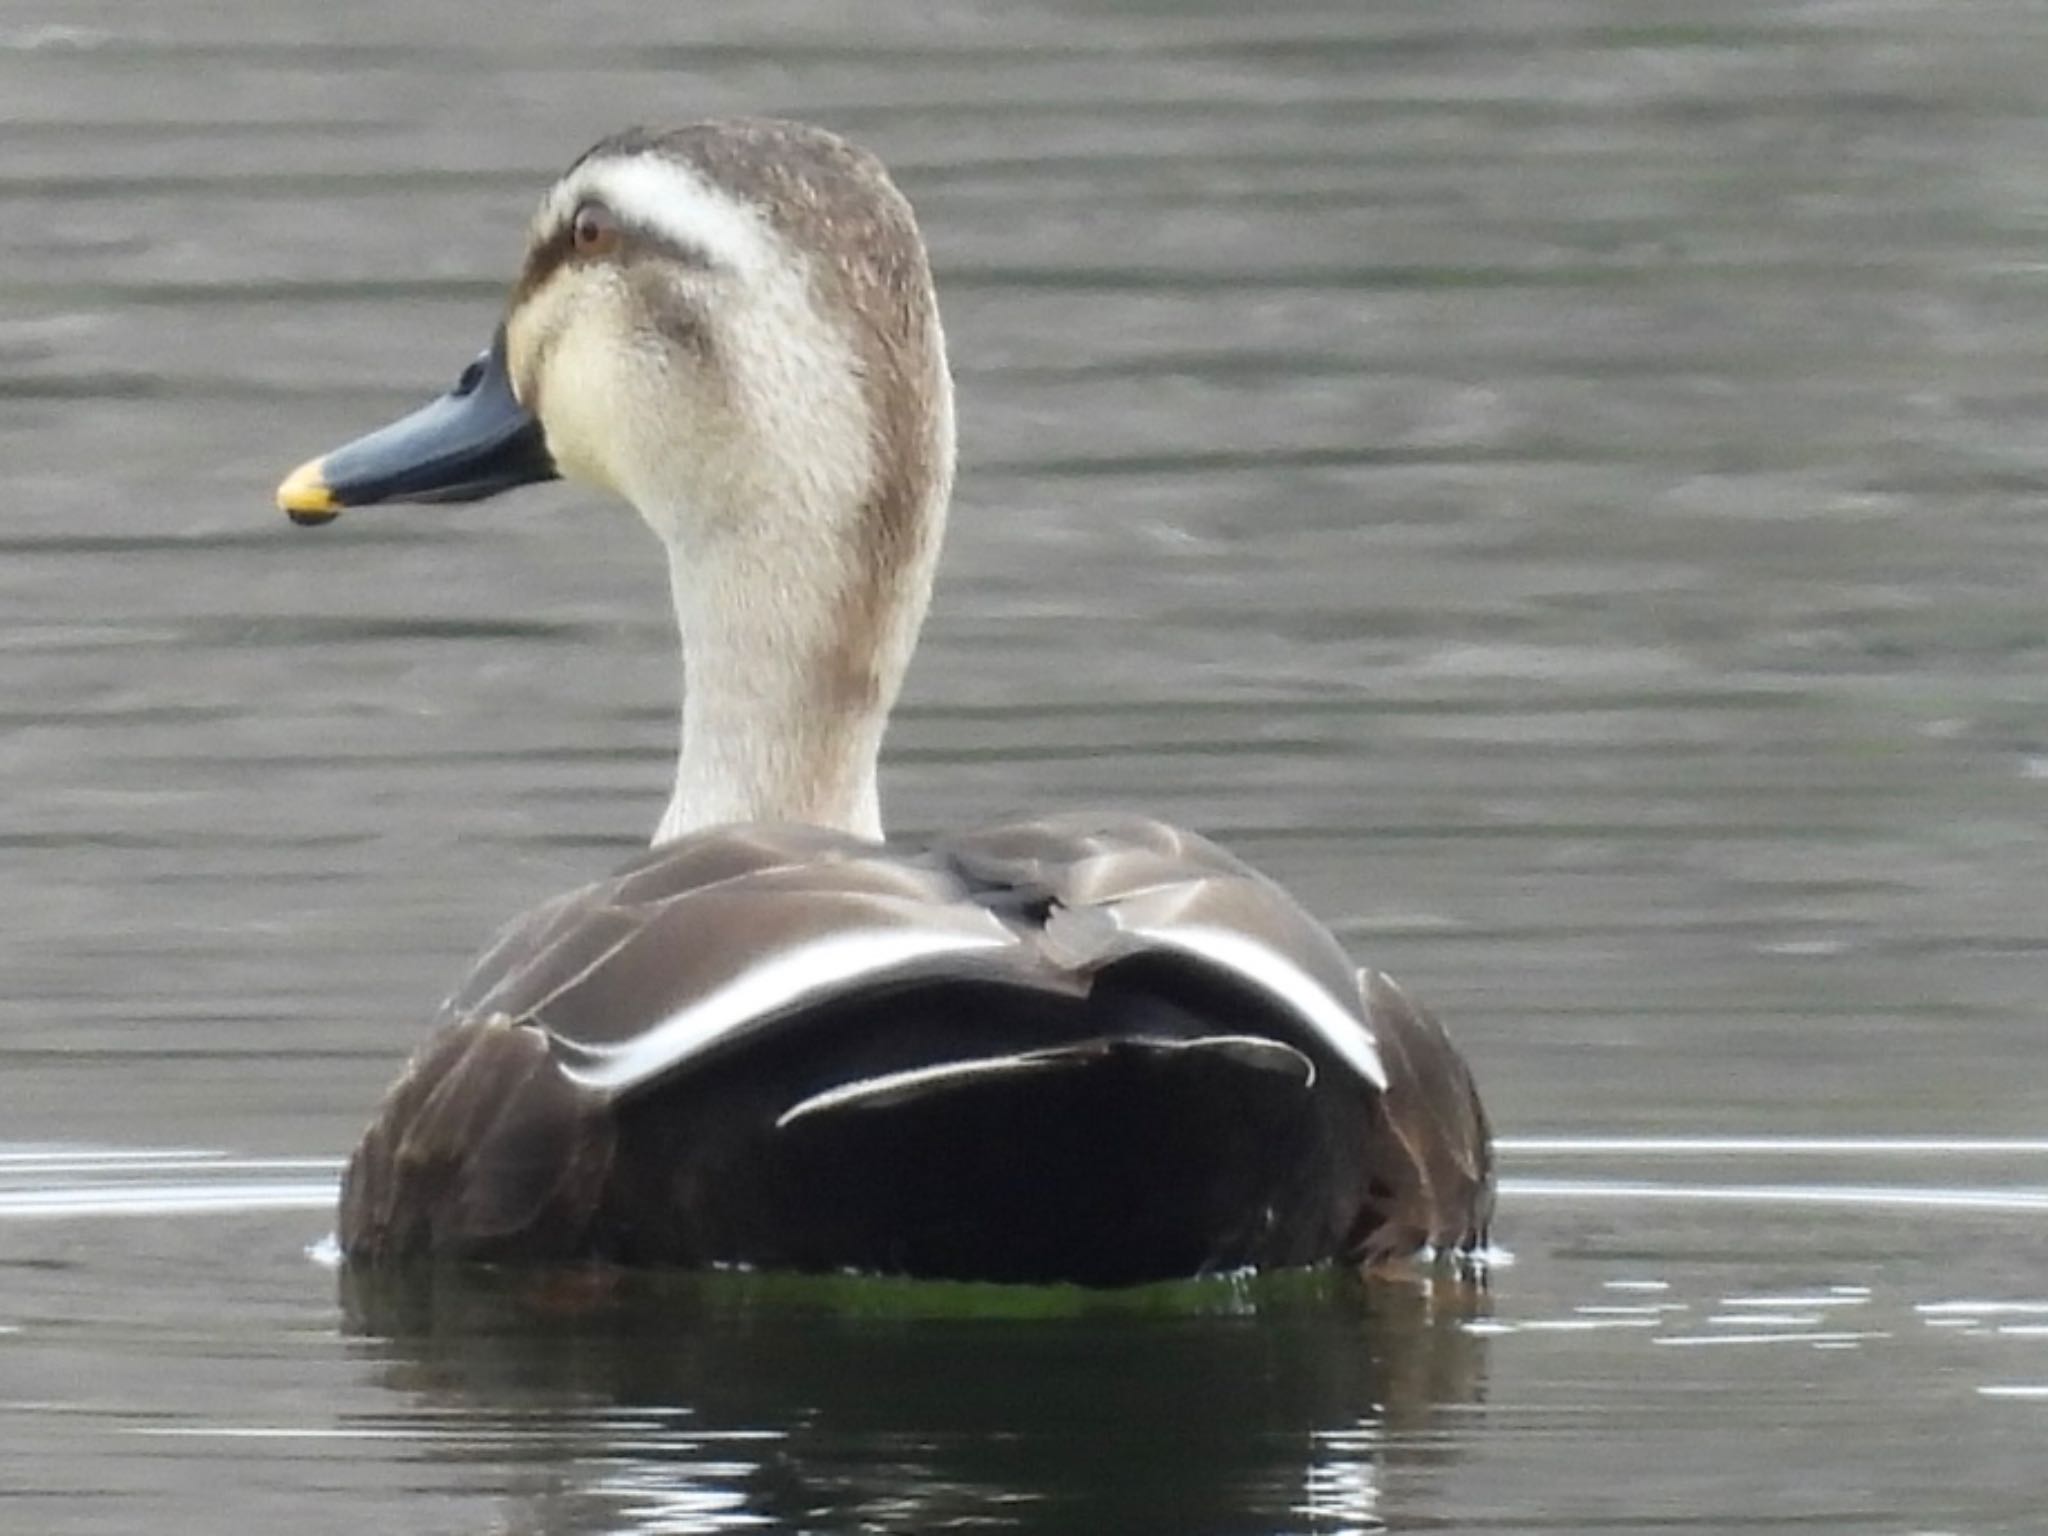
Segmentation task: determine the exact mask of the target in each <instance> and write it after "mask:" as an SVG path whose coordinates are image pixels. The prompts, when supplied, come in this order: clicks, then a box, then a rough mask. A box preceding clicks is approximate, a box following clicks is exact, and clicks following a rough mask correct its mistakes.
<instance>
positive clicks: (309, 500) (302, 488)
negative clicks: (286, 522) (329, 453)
mask: <svg viewBox="0 0 2048 1536" xmlns="http://www.w3.org/2000/svg"><path fill="white" fill-rule="evenodd" d="M325 463H326V460H325V459H308V460H307V461H306V462H305V463H303V464H301V465H300V466H299V467H298V468H297V469H295V470H293V471H292V472H291V473H290V474H288V475H286V476H285V477H284V483H283V484H282V485H280V486H279V487H278V488H277V505H278V507H279V508H280V509H281V510H282V511H283V512H284V514H285V516H287V517H289V518H290V519H291V520H292V521H293V522H295V523H297V524H299V526H300V527H302V528H304V527H312V526H314V525H315V524H318V523H331V522H333V521H334V520H335V518H337V517H339V516H340V515H341V503H340V502H338V501H336V500H335V499H334V492H333V491H331V490H329V489H328V488H327V477H326V476H325V475H324V474H322V473H321V469H322V467H323V466H324V465H325Z"/></svg>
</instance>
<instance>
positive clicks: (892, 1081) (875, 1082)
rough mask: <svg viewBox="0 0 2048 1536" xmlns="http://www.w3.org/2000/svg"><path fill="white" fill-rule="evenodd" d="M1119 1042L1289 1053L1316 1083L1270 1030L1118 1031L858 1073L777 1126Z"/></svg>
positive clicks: (1016, 1072) (1306, 1080)
mask: <svg viewBox="0 0 2048 1536" xmlns="http://www.w3.org/2000/svg"><path fill="white" fill-rule="evenodd" d="M1118 1045H1135V1046H1140V1047H1143V1048H1144V1049H1146V1050H1150V1051H1158V1052H1161V1053H1162V1054H1163V1053H1165V1052H1169V1051H1172V1052H1179V1051H1219V1052H1229V1053H1234V1054H1236V1055H1238V1057H1239V1059H1240V1060H1242V1059H1243V1058H1245V1057H1251V1058H1254V1059H1256V1058H1259V1057H1265V1058H1267V1060H1266V1061H1263V1062H1259V1063H1258V1064H1259V1065H1262V1066H1268V1067H1270V1065H1271V1058H1273V1057H1276V1056H1278V1057H1282V1058H1286V1059H1289V1060H1290V1061H1291V1063H1292V1064H1295V1065H1297V1066H1298V1067H1299V1070H1300V1071H1301V1074H1302V1087H1304V1088H1311V1087H1314V1086H1315V1080H1316V1065H1315V1063H1314V1062H1312V1061H1310V1060H1309V1059H1308V1058H1307V1057H1306V1056H1304V1055H1302V1054H1301V1052H1299V1051H1297V1050H1296V1049H1295V1048H1294V1047H1293V1046H1291V1045H1283V1044H1281V1043H1280V1042H1279V1041H1277V1040H1269V1039H1267V1038H1266V1037H1265V1036H1264V1035H1199V1036H1197V1037H1195V1038H1194V1039H1192V1040H1173V1039H1166V1038H1161V1037H1158V1036H1152V1035H1129V1036H1122V1035H1120V1036H1116V1037H1114V1038H1112V1039H1106V1040H1086V1041H1083V1042H1081V1043H1080V1044H1078V1045H1058V1046H1050V1047H1047V1048H1046V1049H1044V1050H1038V1051H1020V1052H1018V1053H1016V1054H1015V1055H1011V1056H983V1057H980V1058H978V1059H976V1060H973V1061H942V1062H939V1063H938V1064H937V1065H935V1066H929V1067H909V1068H906V1069H905V1070H903V1071H901V1072H884V1073H882V1074H881V1075H880V1076H878V1077H863V1078H858V1079H856V1080H855V1081H853V1082H850V1083H841V1084H840V1085H839V1086H838V1087H837V1088H827V1089H826V1090H825V1091H824V1092H822V1093H814V1094H812V1095H811V1096H810V1097H809V1098H808V1099H805V1100H803V1101H802V1102H801V1103H799V1104H796V1105H794V1106H793V1107H791V1108H789V1109H786V1110H784V1111H783V1112H782V1113H781V1114H780V1115H778V1116H777V1117H776V1120H775V1129H777V1130H778V1131H779V1130H781V1129H782V1128H783V1127H785V1126H787V1125H791V1124H793V1123H794V1122H796V1121H798V1120H801V1119H802V1118H803V1117H804V1116H806V1115H812V1114H817V1113H819V1112H820V1111H822V1110H828V1109H845V1108H849V1107H853V1106H857V1105H860V1104H862V1103H864V1102H865V1103H868V1104H871V1105H873V1106H874V1107H877V1108H881V1107H885V1106H887V1105H888V1104H889V1103H891V1102H892V1101H894V1100H896V1099H898V1098H902V1097H904V1096H906V1095H909V1094H914V1093H915V1092H917V1091H918V1090H919V1089H922V1088H930V1087H934V1086H937V1085H938V1084H941V1083H946V1082H969V1081H972V1080H973V1079H975V1078H989V1077H1019V1076H1023V1075H1024V1074H1026V1073H1031V1072H1042V1071H1045V1070H1046V1069H1047V1068H1050V1067H1061V1066H1068V1065H1071V1064H1072V1063H1073V1062H1075V1061H1076V1060H1085V1059H1087V1058H1089V1057H1091V1056H1101V1055H1106V1054H1107V1051H1108V1049H1109V1048H1111V1047H1113V1046H1118Z"/></svg>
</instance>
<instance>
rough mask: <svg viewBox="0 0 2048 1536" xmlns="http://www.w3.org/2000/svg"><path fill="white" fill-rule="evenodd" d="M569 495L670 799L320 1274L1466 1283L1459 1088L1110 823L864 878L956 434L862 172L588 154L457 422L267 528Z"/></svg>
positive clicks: (624, 139)
mask: <svg viewBox="0 0 2048 1536" xmlns="http://www.w3.org/2000/svg"><path fill="white" fill-rule="evenodd" d="M558 472H559V473H561V474H565V475H568V476H571V477H573V478H578V479H583V480H588V481H592V482H594V483H596V484H599V485H602V486H605V487H607V488H610V489H612V490H614V491H617V492H618V493H619V494H620V495H622V496H624V497H625V498H626V499H627V500H628V501H630V502H631V503H632V504H633V505H634V506H635V507H636V508H637V509H638V510H639V512H640V513H641V515H642V517H643V518H645V520H646V521H647V523H648V524H649V526H650V527H652V528H653V530H654V531H655V533H656V534H658V535H659V536H660V537H661V540H662V542H663V544H664V545H665V546H666V548H667V550H668V554H669V575H670V581H671V585H672V589H673V593H674V598H675V608H676V616H677V619H678V622H679V625H680V629H681V634H682V651H683V674H684V693H683V729H682V752H681V757H680V761H679V763H678V765H677V770H676V782H675V792H674V796H673V798H672V799H671V800H670V802H669V806H668V811H667V814H666V815H664V816H663V818H662V820H661V825H660V829H659V831H658V832H657V833H656V836H655V845H654V848H653V850H652V851H651V852H650V853H648V854H647V855H645V856H644V857H642V858H640V859H637V860H635V861H634V862H633V863H631V864H629V865H628V866H626V867H625V868H624V869H622V870H620V871H618V872H617V873H616V874H614V875H612V876H611V877H610V878H608V879H605V880H602V881H599V882H597V883H596V884H593V885H589V886H586V887H584V888H582V889H581V890H577V891H572V892H570V893H569V894H568V895H566V896H563V897H561V898H559V899H557V900H555V901H553V902H550V903H548V904H547V905H545V906H543V907H541V908H540V909H538V910H536V911H534V912H532V913H529V914H528V915H527V916H525V917H524V918H522V919H520V920H519V921H517V922H516V923H514V924H513V925H512V926H511V927H510V928H509V929H508V930H506V932H505V933H504V935H503V936H502V937H501V938H500V939H499V940H498V942H497V943H496V944H495V945H494V946H493V947H492V948H491V949H490V951H489V952H488V953H487V954H486V955H485V956H484V957H483V959H482V960H481V961H480V962H479V964H478V965H477V967H476V969H475V971H474V972H473V973H472V974H471V976H470V977H469V979H468V981H467V982H466V983H464V985H463V986H462V988H461V989H460V990H459V991H458V992H457V993H456V995H455V996H454V997H453V998H452V999H450V1001H449V1002H448V1003H447V1005H446V1006H445V1007H444V1009H443V1013H442V1017H441V1020H440V1028H439V1030H438V1032H437V1033H436V1034H434V1035H433V1037H432V1038H431V1039H429V1040H428V1042H427V1043H426V1045H425V1046H424V1047H423V1048H422V1049H421V1051H420V1052H419V1054H418V1055H417V1056H416V1057H415V1058H414V1060H413V1061H412V1063H411V1065H410V1066H409V1067H408V1068H407V1070H406V1072H405V1074H404V1075H403V1076H402V1077H401V1078H400V1079H399V1081H398V1082H397V1084H396V1085H395V1086H394V1087H393V1088H392V1089H391V1090H390V1092H389V1093H388V1094H387V1095H386V1097H385V1099H384V1101H383V1103H382V1105H381V1106H380V1108H379V1109H378V1111H377V1117H376V1120H375V1122H374V1123H373V1124H372V1126H371V1127H370V1129H369V1131H368V1132H367V1134H366V1135H365V1136H364V1138H363V1142H362V1144H361V1146H360V1147H358V1149H357V1150H356V1153H355V1156H354V1158H353V1160H352V1161H351V1163H350V1165H349V1171H348V1175H347V1180H346V1184H345V1187H344V1192H343V1196H342V1209H341V1239H342V1243H343V1246H344V1248H345V1250H346V1252H347V1253H348V1254H349V1255H350V1257H351V1258H353V1259H356V1260H360V1261H372V1262H375V1261H387V1260H396V1259H403V1258H406V1257H409V1256H415V1255H427V1254H432V1255H437V1256H460V1257H474V1258H489V1259H519V1258H555V1257H598V1258H606V1259H613V1260H619V1261H625V1262H655V1263H684V1264H700V1263H707V1262H743V1263H750V1264H755V1265H760V1266H774V1267H788V1268H799V1269H826V1268H842V1267H851V1268H857V1269H863V1270H874V1271H885V1272H897V1273H908V1274H917V1275H937V1276H958V1277H976V1278H986V1279H1006V1280H1048V1279H1069V1280H1076V1281H1081V1282H1085V1283H1096V1284H1118V1283H1124V1282H1132V1281H1139V1280H1145V1279H1151V1278H1156V1277H1160V1276H1171V1275H1190V1274H1197V1273H1202V1272H1209V1271H1216V1270H1223V1269H1230V1268H1234V1267H1238V1266H1245V1265H1257V1266H1283V1265H1300V1264H1309V1263H1316V1262H1321V1261H1327V1260H1338V1261H1342V1262H1346V1263H1360V1262H1372V1261H1375V1260H1380V1259H1385V1258H1389V1257H1394V1256H1399V1255H1403V1254H1406V1253H1409V1252H1411V1251H1413V1250H1415V1249H1416V1248H1418V1247H1420V1246H1423V1245H1435V1246H1437V1247H1440V1248H1470V1247H1472V1246H1473V1245H1475V1244H1477V1243H1479V1242H1480V1241H1481V1240H1482V1239H1483V1236H1484V1232H1485V1228H1486V1224H1487V1220H1488V1217H1489V1215H1490V1210H1491V1204H1492V1177H1491V1150H1490V1145H1489V1141H1488V1134H1487V1129H1486V1120H1485V1116H1484V1113H1483V1111H1482V1109H1481V1107H1480V1104H1479V1100H1478V1097H1477V1095H1476V1093H1475V1092H1474V1090H1473V1087H1472V1083H1471V1079H1470V1077H1469V1075H1468V1073H1467V1071H1466V1068H1465V1065H1464V1063H1463V1061H1462V1059H1461V1058H1460V1057H1459V1055H1458V1053H1457V1052H1456V1050H1455V1049H1454V1048H1453V1047H1452V1046H1451V1044H1450V1043H1449V1041H1448V1040H1447V1039H1446V1038H1445V1036H1444V1034H1443V1033H1442V1031H1441V1030H1440V1029H1439V1028H1438V1026H1437V1025H1436V1024H1435V1022H1434V1021H1433V1020H1432V1019H1431V1018H1430V1017H1429V1015H1428V1014H1427V1013H1426V1012H1424V1011H1423V1010H1421V1009H1420V1008H1418V1007H1416V1006H1414V1005H1413V1004H1411V1003H1410V1002H1409V1001H1408V1000H1407V999H1406V998H1405V997H1404V996H1403V995H1402V993H1401V992H1400V991H1399V990H1398V989H1397V988H1396V987H1395V986H1394V985H1393V984H1392V983H1391V982H1389V981H1388V980H1387V979H1386V978H1384V977H1383V976H1381V975H1379V974H1378V973H1376V972H1371V971H1367V972H1364V973H1360V972H1357V971H1355V970H1354V969H1353V968H1352V965H1351V963H1350V962H1349V960H1348V959H1347V958H1346V957H1345V955H1344V952H1343V951H1342V949H1341V948H1340V947H1339V946H1338V944H1337V943H1336V941H1335V940H1334V939H1333V938H1332V937H1331V935H1330V934H1329V933H1328V931H1327V930H1325V929H1324V928H1323V927H1322V926H1321V925H1319V924H1318V923H1316V922H1315V921H1314V920H1313V919H1311V918H1310V917H1308V916H1307V915H1306V914H1305V913H1304V912H1303V911H1302V910H1301V909H1300V908H1299V907H1297V906H1296V905H1295V904H1294V902H1293V901H1292V900H1290V899H1289V898H1288V897H1287V896H1286V895H1285V894H1284V893H1283V892H1281V890H1280V889H1279V888H1278V887H1277V886H1275V885H1273V884H1272V883H1271V882H1270V881H1268V880H1266V879H1265V878H1263V877H1262V876H1260V875H1258V874H1256V873H1255V872H1253V871H1252V870H1251V869H1249V868H1247V867H1246V866H1245V865H1243V864H1241V863H1239V862H1238V861H1237V860H1236V859H1235V858H1233V857H1231V856H1230V855H1229V854H1226V853H1224V852H1223V851H1222V850H1220V849H1218V848H1217V847H1215V846H1214V845H1213V844H1211V843H1209V842H1207V841H1205V840H1204V839H1202V838H1200V837H1197V836H1195V835H1194V834H1192V833H1189V832H1185V831H1181V830H1179V829H1177V828H1174V827H1170V826H1167V825H1165V824H1163V823H1160V822H1157V821H1153V820H1149V819H1146V818H1142V817H1138V816H1133V815H1102V816H1080V815H1057V816H1050V817H1045V818H1042V819H1037V820H1029V821H1017V822H1011V823H1007V824H1004V825H1000V826H996V827H990V828H984V829H981V830H977V831H973V832H969V833H966V834H964V835H961V836H957V837H953V838H950V839H947V840H944V841H941V842H938V843H935V844H933V845H930V846H928V847H905V846H902V845H899V844H892V843H886V842H883V841H881V823H880V818H879V813H878V809H877V801H876V790H875V768H876V757H877V753H878V750H879V746H880V741H881V736H882V729H883V725H884V723H885V721H886V718H887V715H888V712H889V708H890V705H891V704H892V702H893V701H894V699H895V696H896V692H897V687H898V684H899V681H900V680H901V677H902V675H903V671H904V668H905V665H906V664H907V662H908V660H909V657H910V652H911V648H912V645H913V643H914V641H915V639H916V635H917V630H918V627H919V625H920V623H921V621H922V619H923V616H924V611H925V606H926V601H927V598H928V595H929V592H930V588H931V581H932V572H933V567H934V564H935V561H936V558H937V554H938V548H939V540H940V533H941V530H942V527H943V524H944V521H945V515H946V506H947V500H948V496H949V493H950V490H951V483H952V473H953V406H952V386H951V382H950V378H949V375H948V372H947V367H946V359H945V347H944V340H943V337H942V334H941V331H940V325H939V316H938V311H937V307H936V301H935V299H934V296H933V292H932V286H931V277H930V272H929V268H928V265H927V262H926V256H925V250H924V246H923V243H922V241H921V239H920V237H919V235H918V232H917V228H916V225H915V222H914V221H913V218H912V215H911V212H910V208H909V206H908V204H907V203H906V202H905V201H904V199H903V198H902V196H901V195H900V194H899V193H898V192H897V191H896V189H895V187H894V186H893V185H892V184H891V183H890V181H889V179H888V177H887V175H886V173H885V172H884V171H883V170H882V168H881V166H880V165H879V164H878V163H877V162H876V161H875V160H873V159H872V158H871V157H869V156H868V155H866V154H865V153H863V152H861V151H859V150H857V149H854V148H852V147H850V146H849V145H847V144H845V143H843V142H842V141H840V140H839V139H837V138H834V137H832V136H831V135H829V134H826V133H824V132H821V131H819V130H816V129H811V128H806V127H801V126H797V125H793V124H786V123H770V122H725V123H708V124H700V125H697V126H694V127H689V128H684V129H681V130H678V131H675V132H671V133H664V134H648V133H643V132H637V131H636V132H631V133H626V134H623V135H620V136H618V137H616V138H612V139H609V140H606V141H605V142H604V143H601V144H599V145H598V146H597V147H596V148H595V149H593V150H591V151H590V152H589V153H588V154H586V155H585V156H584V157H583V158H582V159H581V160H579V161H578V162H577V163H576V164H575V165H574V166H573V167H571V169H570V170H569V171H568V173H567V174H566V175H564V176H563V177H562V178H561V180H560V181H558V182H557V183H556V184H555V186H554V187H553V189H552V190H550V191H549V193H548V194H547V197H546V199H545V200H544V201H543V203H542V205H541V208H540V211H539V213H538V215H537V216H536V218H535V220H534V224H533V230H532V236H531V240H530V243H529V245H528V248H527V253H526V261H525V266H524V269H523V271H522V272H521V274H520V277H519V280H518V283H517V286H516V287H515V289H514V291H513V294H512V298H511V302H510V307H509V311H508V313H507V315H506V318H505V322H504V325H503V326H502V327H501V329H500V330H499V332H498V335H497V337H496V339H495V340H494V342H493V343H492V345H491V347H490V349H489V351H488V352H487V353H486V354H485V355H484V356H483V357H482V358H481V359H480V360H479V361H478V362H477V363H476V364H475V365H473V366H472V367H471V369H470V370H469V371H468V372H467V373H465V374H464V375H463V378H462V379H461V381H460V382H459V383H458V385H457V386H456V388H455V390H454V391H453V392H452V393H450V394H449V395H447V396H445V397H443V398H442V399H440V400H437V401H435V402H433V403H432V404H430V405H428V406H426V407H425V408H424V409H422V410H420V411H418V412H416V413H415V414H413V415H412V416H409V417H407V418H405V419H404V420H402V421H399V422H397V423H394V424H393V425H391V426H388V427H386V428H384V429H382V430H381V431H378V432H375V433H373V434H371V435H370V436H368V437H365V438H362V439H360V440H358V441H356V442H354V443H351V444H349V445H348V446H346V447H344V448H340V449H337V450H335V451H334V452H332V453H330V454H327V455H326V456H324V457H323V458H320V459H316V460H314V461H312V462H311V463H308V464H307V465H305V466H303V467H302V468H300V469H299V470H297V471H296V472H294V473H293V474H292V475H291V477H290V478H289V479H287V480H286V481H285V483H284V484H283V485H282V486H281V487H280V489H279V492H278V499H279V502H280V504H281V505H282V506H283V507H284V508H285V510H286V511H288V512H289V513H291V515H292V516H293V517H294V518H295V519H296V520H298V521H300V522H324V521H327V520H328V519H330V518H331V517H332V516H334V515H335V513H336V512H337V511H338V510H339V509H341V508H343V507H347V506H356V505H362V504H367V503H372V502H380V501H408V500H410V501H437V500H462V499H469V498H475V497H481V496H489V495H493V494H496V493H497V492H500V491H503V490H506V489H509V488H511V487H512V486H515V485H518V484H522V483H525V482H529V481H533V480H539V479H546V478H549V477H551V476H553V475H555V474H556V473H558Z"/></svg>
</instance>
